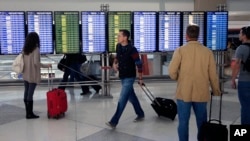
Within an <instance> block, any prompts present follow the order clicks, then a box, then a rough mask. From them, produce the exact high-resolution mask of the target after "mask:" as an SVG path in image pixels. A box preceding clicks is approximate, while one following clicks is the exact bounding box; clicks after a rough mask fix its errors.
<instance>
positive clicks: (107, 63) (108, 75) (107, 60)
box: [105, 52, 111, 96]
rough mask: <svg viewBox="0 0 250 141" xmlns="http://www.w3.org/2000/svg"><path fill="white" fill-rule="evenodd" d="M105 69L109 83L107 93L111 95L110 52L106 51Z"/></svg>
mask: <svg viewBox="0 0 250 141" xmlns="http://www.w3.org/2000/svg"><path fill="white" fill-rule="evenodd" d="M105 70H106V83H107V85H106V87H107V88H106V92H107V93H106V94H107V96H111V95H110V71H109V70H110V67H109V54H108V52H107V53H106V68H105Z"/></svg>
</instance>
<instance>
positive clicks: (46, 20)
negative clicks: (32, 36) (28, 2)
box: [27, 11, 53, 54]
mask: <svg viewBox="0 0 250 141" xmlns="http://www.w3.org/2000/svg"><path fill="white" fill-rule="evenodd" d="M27 20H28V33H30V32H36V33H37V34H38V35H39V38H40V53H41V54H52V53H53V31H52V24H53V19H52V12H49V11H48V12H46V11H43V12H38V11H28V12H27Z"/></svg>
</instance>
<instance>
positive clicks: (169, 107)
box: [141, 83, 177, 120]
mask: <svg viewBox="0 0 250 141" xmlns="http://www.w3.org/2000/svg"><path fill="white" fill-rule="evenodd" d="M141 88H142V90H143V91H144V93H145V94H146V95H147V97H148V98H149V99H150V100H151V102H152V103H151V106H152V107H153V109H154V110H155V112H156V113H157V115H158V116H159V117H160V116H164V117H167V118H170V119H172V120H174V119H175V116H176V114H177V105H176V103H175V102H174V100H172V99H167V98H162V97H156V98H155V97H154V95H153V94H152V93H151V92H150V90H149V89H148V88H147V87H146V85H145V84H144V83H143V84H142V86H141Z"/></svg>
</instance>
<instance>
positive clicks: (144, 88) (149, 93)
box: [138, 82, 161, 106]
mask: <svg viewBox="0 0 250 141" xmlns="http://www.w3.org/2000/svg"><path fill="white" fill-rule="evenodd" d="M138 84H139V85H140V83H139V82H138ZM140 86H141V88H142V90H143V91H144V93H145V94H146V95H147V97H148V98H149V99H150V100H151V102H154V101H155V102H156V104H157V105H158V106H161V104H160V103H159V102H158V100H157V99H156V98H155V96H154V95H153V94H152V93H151V91H150V90H149V89H148V88H147V86H146V85H145V83H142V84H141V85H140Z"/></svg>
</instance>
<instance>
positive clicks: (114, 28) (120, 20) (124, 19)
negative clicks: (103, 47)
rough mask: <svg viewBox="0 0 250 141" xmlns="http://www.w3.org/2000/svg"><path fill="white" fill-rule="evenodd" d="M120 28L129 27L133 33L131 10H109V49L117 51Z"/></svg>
mask: <svg viewBox="0 0 250 141" xmlns="http://www.w3.org/2000/svg"><path fill="white" fill-rule="evenodd" d="M120 29H127V30H128V31H130V33H131V12H126V11H119V12H115V11H109V12H108V46H109V47H108V51H109V52H115V51H116V45H117V43H118V42H117V35H118V33H119V30H120Z"/></svg>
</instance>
